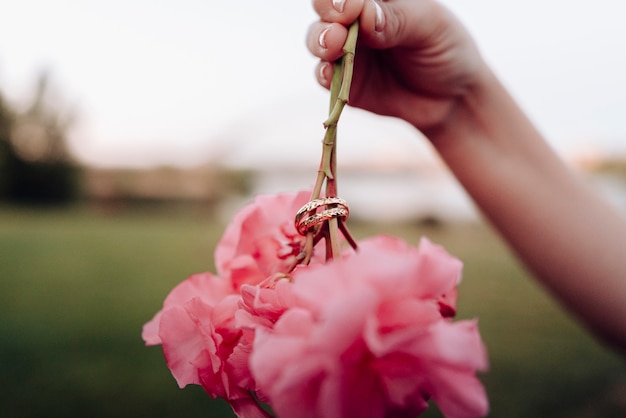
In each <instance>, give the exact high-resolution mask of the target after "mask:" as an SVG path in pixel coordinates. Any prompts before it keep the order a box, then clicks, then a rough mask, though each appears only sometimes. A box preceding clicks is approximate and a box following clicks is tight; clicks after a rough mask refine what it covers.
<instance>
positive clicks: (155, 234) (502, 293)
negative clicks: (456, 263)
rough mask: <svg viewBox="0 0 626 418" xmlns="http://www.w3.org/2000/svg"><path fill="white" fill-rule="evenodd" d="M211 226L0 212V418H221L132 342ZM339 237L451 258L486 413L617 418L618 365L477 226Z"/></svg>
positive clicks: (173, 218)
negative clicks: (481, 345) (485, 367)
mask: <svg viewBox="0 0 626 418" xmlns="http://www.w3.org/2000/svg"><path fill="white" fill-rule="evenodd" d="M222 228H223V225H221V224H219V223H218V222H215V221H214V220H212V219H211V217H210V216H203V215H199V214H197V213H191V212H185V211H179V210H170V211H166V210H158V211H156V210H154V211H132V210H116V211H113V212H101V211H92V210H86V209H65V210H33V209H29V210H26V209H21V210H18V209H15V208H0V318H1V321H0V388H1V390H0V416H1V417H11V418H28V417H92V418H97V417H164V418H165V417H188V418H191V417H231V416H232V414H231V413H230V412H229V408H228V407H227V406H226V405H225V404H224V403H223V402H221V401H214V400H211V399H210V398H209V397H208V396H206V394H204V392H203V391H202V390H201V389H200V388H199V387H189V388H187V389H185V390H179V389H178V387H177V385H176V382H175V381H174V379H173V378H172V377H171V375H170V374H169V371H168V369H167V367H166V366H165V362H164V360H163V356H162V353H161V351H160V348H158V347H145V346H144V345H143V342H142V341H141V338H140V333H141V326H142V324H143V323H144V322H146V321H147V320H148V319H150V318H151V317H152V315H153V314H154V313H155V312H156V311H157V310H158V309H159V308H160V305H161V303H162V300H163V298H164V297H165V295H166V294H167V292H168V291H169V290H170V289H171V288H172V287H173V286H174V285H175V284H176V283H178V282H179V281H181V280H182V279H184V278H185V277H187V276H188V275H189V274H191V273H195V272H199V271H205V270H209V269H212V252H213V248H214V246H215V244H216V242H217V240H218V238H219V236H220V234H221V231H222ZM351 230H352V231H353V233H354V234H355V235H356V236H358V237H363V236H366V235H371V234H377V233H381V232H385V233H389V234H393V235H398V236H402V237H404V238H406V239H407V240H408V241H409V242H411V243H414V244H416V243H417V242H418V240H419V238H420V236H422V235H426V236H428V237H429V238H431V240H432V241H434V242H436V243H439V244H442V245H444V246H445V247H446V248H447V249H448V251H449V252H451V253H452V254H454V255H456V256H457V257H459V258H460V259H462V260H463V261H464V263H465V270H464V280H463V283H462V285H461V286H460V289H459V292H460V296H459V304H460V309H459V315H458V316H459V318H471V317H478V318H479V319H480V329H481V333H482V336H483V339H484V340H485V342H486V344H487V346H488V348H489V353H490V361H491V370H490V372H489V373H487V374H485V375H482V376H481V379H482V380H483V382H484V383H485V385H486V387H487V391H488V393H489V396H490V400H491V405H492V414H491V416H493V417H532V418H537V417H557V418H558V417H568V418H582V417H608V418H611V417H623V416H626V401H625V399H626V363H625V362H624V360H623V359H622V358H620V357H618V356H616V355H614V354H613V353H612V352H611V351H609V350H607V349H606V348H604V347H602V346H600V345H599V344H597V343H596V342H595V341H594V340H593V339H592V338H591V337H589V336H588V335H587V334H586V333H585V331H584V330H583V329H582V328H581V327H580V326H579V325H578V324H577V323H576V322H574V321H573V320H572V319H571V318H570V317H568V316H567V315H566V314H565V313H564V312H563V311H562V310H561V309H560V307H559V306H558V305H557V304H556V303H555V302H554V301H553V300H552V299H551V298H550V297H549V296H548V295H546V294H545V292H544V291H543V290H542V289H541V288H540V287H539V286H537V285H536V284H535V282H533V281H532V279H531V278H530V276H529V275H528V274H527V273H526V272H525V271H524V270H523V269H522V268H521V266H520V265H519V264H518V263H517V262H516V261H515V259H514V258H513V257H512V255H511V254H510V253H509V252H508V251H507V249H506V248H505V247H504V246H503V244H502V242H501V241H500V240H499V238H498V237H497V236H495V235H494V234H493V232H492V231H491V230H490V229H489V228H487V227H485V226H484V225H478V224H477V225H454V224H451V225H443V226H441V225H439V226H432V225H431V226H428V225H359V224H354V225H351ZM625 303H626V301H625ZM424 416H428V417H437V416H439V415H438V413H437V411H436V409H434V408H433V409H432V410H431V411H429V412H428V413H427V414H425V415H424ZM291 418H297V417H291Z"/></svg>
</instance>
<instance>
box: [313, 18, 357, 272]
mask: <svg viewBox="0 0 626 418" xmlns="http://www.w3.org/2000/svg"><path fill="white" fill-rule="evenodd" d="M358 33H359V21H358V20H357V21H355V22H354V23H352V25H350V28H349V29H348V37H347V39H346V43H345V44H344V46H343V52H344V55H343V56H342V57H341V58H339V59H338V60H337V61H335V66H334V70H333V78H332V81H331V84H330V109H329V116H328V119H326V121H324V127H325V128H326V132H325V134H324V139H323V141H322V159H321V161H320V167H319V170H318V173H317V179H316V181H315V186H314V187H313V192H312V195H311V200H315V199H319V198H320V196H321V193H322V187H323V186H324V183H325V184H326V189H325V196H326V197H336V196H337V178H336V168H337V124H338V123H339V118H340V116H341V112H342V111H343V108H344V106H345V105H346V103H348V99H349V96H350V86H351V84H352V71H353V68H354V54H355V51H356V41H357V37H358ZM323 228H324V236H325V238H326V258H327V259H331V258H338V257H339V256H340V254H341V247H340V235H339V232H340V231H341V233H342V234H343V235H344V236H345V237H346V239H347V240H348V242H349V243H350V245H351V246H352V247H353V248H355V249H356V243H355V241H354V239H353V238H352V237H351V236H350V234H349V232H348V229H347V228H346V226H345V225H344V224H343V220H342V219H338V218H332V219H329V220H328V221H327V224H326V225H324V226H323ZM315 233H316V232H315V231H310V232H308V234H307V244H308V245H307V248H305V252H306V257H305V263H308V261H309V260H310V257H311V252H310V251H309V246H310V244H311V242H312V239H313V237H314V235H315ZM311 250H312V249H311Z"/></svg>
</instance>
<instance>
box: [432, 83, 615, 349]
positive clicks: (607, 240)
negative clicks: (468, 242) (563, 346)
mask: <svg viewBox="0 0 626 418" xmlns="http://www.w3.org/2000/svg"><path fill="white" fill-rule="evenodd" d="M427 135H428V136H429V138H430V139H431V141H432V143H433V145H434V146H435V148H436V149H437V151H438V152H439V153H440V155H441V156H442V158H443V159H444V161H445V162H446V163H447V165H448V166H449V167H450V169H451V170H452V171H453V173H454V174H455V176H456V177H457V178H458V179H459V181H460V182H461V184H462V185H463V186H464V187H465V189H466V190H467V191H468V193H469V194H470V195H471V196H472V198H473V199H474V201H475V202H476V203H477V205H478V206H479V207H480V208H481V210H482V211H483V213H484V214H485V215H486V216H487V218H488V219H489V220H490V221H491V223H492V224H493V225H494V226H495V227H496V228H497V229H498V230H499V231H500V233H501V234H502V236H503V237H504V238H505V239H506V241H507V242H508V243H509V245H510V246H511V247H512V248H513V250H514V251H515V252H516V253H517V255H518V256H519V258H520V259H521V260H522V261H523V262H524V263H525V265H526V266H527V267H528V268H529V269H530V270H531V271H532V272H533V273H534V275H535V276H536V277H537V278H538V279H539V281H540V282H541V283H542V284H543V285H545V286H546V287H547V288H548V289H549V290H550V291H551V292H552V293H553V294H554V295H555V296H556V297H557V298H558V299H559V300H560V301H561V302H563V303H564V304H565V306H566V307H567V308H568V309H569V310H570V311H571V312H573V313H574V314H575V315H576V316H577V317H578V318H579V319H580V320H582V321H583V322H584V323H585V324H586V325H587V326H588V328H589V329H590V330H591V331H592V332H594V333H595V334H596V335H598V336H599V337H600V338H602V339H604V340H605V341H606V342H608V343H610V344H612V345H614V346H615V347H616V348H617V349H618V350H620V351H621V352H622V353H624V352H626V220H625V219H624V218H623V217H622V216H621V215H620V214H618V213H617V212H616V211H615V210H614V209H613V208H612V207H610V206H609V205H608V204H607V203H605V202H604V201H603V200H602V199H600V198H599V197H598V196H597V195H596V194H595V193H594V192H593V191H592V190H590V188H588V187H587V185H586V183H585V182H584V181H582V180H581V179H580V178H579V177H578V176H577V175H576V173H573V172H572V171H571V170H570V169H569V168H568V167H566V166H565V165H564V163H563V162H562V161H561V160H560V159H559V158H558V157H557V155H556V154H555V153H554V152H553V151H552V149H551V148H550V147H549V146H548V145H547V144H546V142H545V141H544V139H543V138H542V137H541V135H540V134H539V133H538V132H537V131H536V130H535V128H534V127H533V125H532V124H531V123H530V121H529V120H528V119H527V118H526V116H525V115H524V114H523V113H522V111H521V110H520V109H519V107H518V106H517V104H516V103H515V102H514V101H513V100H512V98H511V97H510V96H509V94H508V93H507V91H506V90H505V89H504V88H503V87H502V85H501V84H500V83H499V82H498V80H497V79H496V78H495V76H493V74H491V72H486V74H485V78H484V81H483V82H482V83H481V84H480V85H479V86H478V87H477V88H476V90H475V91H473V92H472V93H471V94H469V95H468V96H467V97H465V98H464V104H463V105H462V106H460V109H459V110H458V113H457V114H456V115H455V116H454V117H452V120H451V121H450V123H449V124H446V125H445V126H442V127H440V128H437V129H434V130H432V131H430V132H428V133H427Z"/></svg>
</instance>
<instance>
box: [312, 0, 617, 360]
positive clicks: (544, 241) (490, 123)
mask: <svg viewBox="0 0 626 418" xmlns="http://www.w3.org/2000/svg"><path fill="white" fill-rule="evenodd" d="M313 7H314V9H315V10H316V12H317V13H318V14H319V16H320V20H319V21H318V22H315V23H313V24H312V25H311V27H310V28H309V32H308V35H307V46H308V48H309V50H310V51H311V53H312V54H313V55H315V56H316V57H318V58H320V64H319V66H318V69H317V78H318V81H319V82H320V84H322V85H323V86H324V87H327V88H328V87H329V80H330V79H331V74H332V62H333V61H334V60H336V59H337V58H339V57H340V56H341V55H342V50H341V48H342V46H343V43H344V42H345V39H346V36H347V29H346V26H348V25H349V24H350V23H351V22H353V21H355V20H356V19H357V18H359V19H360V34H359V43H358V47H357V52H356V58H355V67H354V78H353V81H352V89H351V94H350V100H349V104H350V105H351V106H354V107H359V108H362V109H365V110H369V111H372V112H375V113H378V114H381V115H388V116H395V117H398V118H401V119H404V120H405V121H407V122H409V123H411V124H412V125H413V126H414V127H415V128H417V129H418V130H420V131H421V132H422V133H423V134H424V135H426V137H427V138H428V139H429V140H430V141H431V143H432V144H433V146H434V148H435V149H436V150H437V152H438V153H439V154H440V155H441V157H442V159H443V160H444V161H445V163H446V164H447V165H448V167H449V168H450V170H451V171H452V172H453V173H454V175H455V176H456V177H457V179H458V180H459V182H460V183H461V184H462V185H463V187H464V188H465V189H466V190H467V192H468V193H469V194H470V196H471V197H472V198H473V200H474V201H475V203H476V204H477V205H478V206H479V207H480V209H481V211H482V213H483V214H484V215H485V217H486V218H487V219H488V220H489V221H490V222H491V224H492V225H493V226H494V227H495V228H496V229H497V230H498V231H499V232H500V234H501V235H502V237H503V238H504V239H505V240H506V241H507V242H508V243H509V245H510V247H511V248H512V249H513V250H514V252H515V253H516V254H517V255H518V257H519V259H520V260H521V261H522V262H523V263H524V264H525V265H526V267H527V268H528V269H529V270H530V271H531V272H532V273H533V275H534V276H535V277H536V278H537V279H538V280H539V281H540V282H541V283H542V284H543V285H544V286H545V287H546V288H547V289H548V290H549V291H550V292H551V293H552V294H553V295H554V296H555V297H556V298H557V299H558V300H559V301H560V302H561V303H562V304H563V305H564V306H565V307H566V308H567V309H568V310H569V311H570V312H572V313H573V314H574V315H575V316H576V317H577V318H578V319H579V320H580V321H581V322H582V323H583V324H584V325H585V326H587V327H588V329H589V330H590V331H591V332H592V333H593V334H595V335H596V336H597V337H598V338H600V339H601V340H602V341H604V342H605V343H607V344H609V345H611V346H612V347H614V348H615V349H616V350H617V351H618V352H620V353H622V354H626V218H624V217H623V216H622V215H621V214H620V213H619V212H617V211H616V210H615V208H613V207H612V206H611V205H609V204H608V203H607V202H605V201H604V200H603V199H602V198H601V197H600V196H598V195H597V194H596V193H595V191H594V190H592V189H591V188H590V187H588V185H587V184H586V183H585V182H584V181H583V180H582V179H581V178H580V177H579V176H578V175H577V173H575V172H573V171H572V170H571V169H570V168H569V167H568V166H567V165H566V164H564V163H563V161H562V160H561V159H560V158H559V156H558V155H557V154H556V153H555V152H554V151H553V150H552V149H551V148H550V146H549V145H548V144H547V142H546V140H545V139H544V138H543V136H542V135H541V134H540V133H539V132H538V131H537V129H536V128H535V127H534V126H533V124H532V123H531V121H530V120H529V119H528V118H527V117H526V115H525V114H524V113H523V112H522V110H521V109H520V107H519V106H518V104H517V103H516V102H515V101H514V100H513V99H512V97H511V95H510V94H509V93H508V92H507V90H506V89H505V88H504V87H503V86H502V84H501V83H500V81H499V80H498V78H497V77H496V76H495V74H494V73H493V71H492V70H491V69H490V68H489V67H488V66H487V64H486V63H485V61H484V60H483V59H482V57H481V55H480V52H479V51H478V48H477V47H476V45H475V43H474V41H473V39H472V37H471V36H470V34H469V33H468V32H467V30H466V29H465V28H464V27H463V25H462V24H461V23H460V22H459V20H458V19H457V18H456V17H455V16H453V15H452V13H450V12H449V11H448V10H447V9H446V8H445V7H443V6H442V5H441V4H439V3H437V2H436V1H432V0H389V1H385V2H378V1H374V0H344V1H343V2H341V1H340V0H334V1H333V0H313Z"/></svg>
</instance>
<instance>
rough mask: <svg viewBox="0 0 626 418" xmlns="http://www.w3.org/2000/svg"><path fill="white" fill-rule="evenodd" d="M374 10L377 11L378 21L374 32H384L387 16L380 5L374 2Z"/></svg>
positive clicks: (375, 23)
mask: <svg viewBox="0 0 626 418" xmlns="http://www.w3.org/2000/svg"><path fill="white" fill-rule="evenodd" d="M374 8H375V9H376V21H375V22H374V30H375V31H376V32H382V31H383V29H385V14H384V13H383V9H382V8H381V7H380V5H379V4H378V3H377V2H376V1H374Z"/></svg>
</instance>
